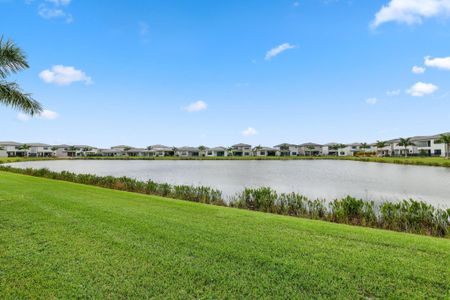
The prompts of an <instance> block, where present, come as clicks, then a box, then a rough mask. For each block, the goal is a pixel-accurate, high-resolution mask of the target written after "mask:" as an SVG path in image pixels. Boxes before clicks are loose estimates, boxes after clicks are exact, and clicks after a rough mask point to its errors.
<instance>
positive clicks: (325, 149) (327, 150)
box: [322, 143, 339, 156]
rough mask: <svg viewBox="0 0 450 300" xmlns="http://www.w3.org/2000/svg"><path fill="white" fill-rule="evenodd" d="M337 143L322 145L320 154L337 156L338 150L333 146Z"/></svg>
mask: <svg viewBox="0 0 450 300" xmlns="http://www.w3.org/2000/svg"><path fill="white" fill-rule="evenodd" d="M336 145H339V143H328V144H325V145H323V146H322V155H329V156H338V154H339V151H338V149H336V148H335V146H336Z"/></svg>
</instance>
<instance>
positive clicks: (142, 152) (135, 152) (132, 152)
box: [124, 148, 153, 157]
mask: <svg viewBox="0 0 450 300" xmlns="http://www.w3.org/2000/svg"><path fill="white" fill-rule="evenodd" d="M124 152H125V153H126V155H128V156H131V157H136V156H153V153H152V152H151V151H150V150H147V149H144V148H131V149H128V150H126V151H124Z"/></svg>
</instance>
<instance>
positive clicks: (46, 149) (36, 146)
mask: <svg viewBox="0 0 450 300" xmlns="http://www.w3.org/2000/svg"><path fill="white" fill-rule="evenodd" d="M27 145H28V146H29V147H30V149H29V150H28V156H32V157H51V156H54V152H53V150H52V146H51V145H48V144H42V143H30V144H27Z"/></svg>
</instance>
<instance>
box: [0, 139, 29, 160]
mask: <svg viewBox="0 0 450 300" xmlns="http://www.w3.org/2000/svg"><path fill="white" fill-rule="evenodd" d="M20 146H22V144H21V143H16V142H0V147H1V148H2V149H3V150H1V151H2V152H3V154H2V155H6V156H8V157H14V156H27V154H28V151H27V150H23V149H20ZM5 153H6V154H5Z"/></svg>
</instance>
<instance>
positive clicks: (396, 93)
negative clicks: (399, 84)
mask: <svg viewBox="0 0 450 300" xmlns="http://www.w3.org/2000/svg"><path fill="white" fill-rule="evenodd" d="M401 92H402V91H401V90H392V91H387V92H386V95H388V96H391V97H392V96H398V95H400V94H401Z"/></svg>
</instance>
